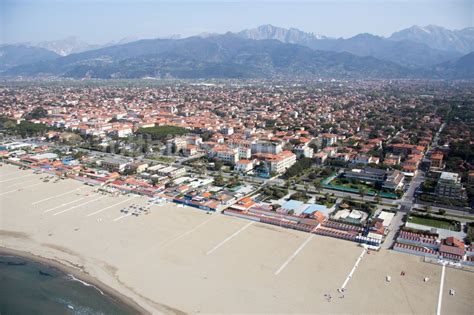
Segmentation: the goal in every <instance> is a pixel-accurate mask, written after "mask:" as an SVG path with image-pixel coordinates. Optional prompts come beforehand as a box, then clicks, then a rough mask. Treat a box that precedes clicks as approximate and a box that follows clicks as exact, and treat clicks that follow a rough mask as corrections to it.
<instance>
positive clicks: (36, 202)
mask: <svg viewBox="0 0 474 315" xmlns="http://www.w3.org/2000/svg"><path fill="white" fill-rule="evenodd" d="M83 188H84V187H79V188H77V189H74V190H71V191H68V192H65V193H62V194H59V195H54V196H51V197H48V198H44V199H41V200H38V201H35V202H32V203H31V204H32V205H37V204H39V203H42V202H45V201H48V200H51V199H54V198H58V197H61V196H65V195H67V194H72V193H73V192H76V191H78V190H81V189H83Z"/></svg>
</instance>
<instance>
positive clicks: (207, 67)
mask: <svg viewBox="0 0 474 315" xmlns="http://www.w3.org/2000/svg"><path fill="white" fill-rule="evenodd" d="M420 29H421V31H420ZM61 44H68V45H61ZM73 44H76V45H73ZM38 46H41V47H32V46H24V45H3V46H0V75H3V76H45V75H46V76H63V77H73V78H84V77H91V78H103V79H108V78H143V77H159V78H275V77H285V78H293V77H312V78H314V77H318V78H443V79H474V71H473V69H472V68H473V67H472V65H471V63H470V62H471V61H473V56H474V54H473V53H470V52H472V51H474V28H466V29H464V30H459V31H451V30H447V29H444V28H442V27H437V26H427V27H424V28H421V27H417V26H414V27H411V28H408V29H405V30H402V31H400V32H396V33H394V34H392V35H391V36H390V37H388V38H384V37H379V36H374V35H371V34H359V35H356V36H354V37H351V38H348V39H343V38H330V37H327V36H323V35H317V34H313V33H307V32H303V31H300V30H298V29H295V28H290V29H284V28H280V27H275V26H272V25H262V26H259V27H257V28H255V29H248V30H244V31H241V32H238V33H230V32H229V33H226V34H223V35H219V34H206V35H205V36H194V37H189V38H184V39H180V38H178V39H175V38H172V39H148V40H138V41H130V42H125V43H109V44H107V45H104V46H103V47H89V48H88V47H87V46H86V45H84V43H83V42H80V41H79V40H77V39H76V38H69V40H68V41H64V42H54V43H51V42H49V43H40V44H39V45H38ZM73 46H74V47H75V48H74V49H73V48H72V47H73ZM45 48H49V49H51V50H54V52H53V51H48V50H47V49H45ZM15 50H21V51H22V53H21V54H15V53H14V51H15ZM84 50H86V51H84ZM75 51H76V53H74V52H75ZM46 52H49V53H46Z"/></svg>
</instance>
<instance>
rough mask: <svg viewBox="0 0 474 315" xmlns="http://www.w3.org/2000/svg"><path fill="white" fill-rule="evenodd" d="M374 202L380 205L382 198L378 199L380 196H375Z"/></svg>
mask: <svg viewBox="0 0 474 315" xmlns="http://www.w3.org/2000/svg"><path fill="white" fill-rule="evenodd" d="M374 200H375V202H376V203H380V202H381V201H382V198H380V196H379V195H377V196H375V198H374Z"/></svg>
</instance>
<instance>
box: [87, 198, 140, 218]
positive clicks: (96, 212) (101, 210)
mask: <svg viewBox="0 0 474 315" xmlns="http://www.w3.org/2000/svg"><path fill="white" fill-rule="evenodd" d="M137 197H138V196H133V197H132V198H130V199H125V200H122V201H120V202H117V203H114V204H113V205H110V206H108V207H105V208H102V209H100V210H97V211H95V212H92V213H89V214H88V215H86V217H90V216H93V215H96V214H99V213H101V212H103V211H105V210H107V209H110V208H113V207H115V206H118V205H120V204H122V203H125V202H127V201H130V200H132V199H133V198H137Z"/></svg>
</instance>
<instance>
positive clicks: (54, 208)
mask: <svg viewBox="0 0 474 315" xmlns="http://www.w3.org/2000/svg"><path fill="white" fill-rule="evenodd" d="M84 199H86V197H82V198H79V199H76V200H73V201H69V202H66V203H63V204H60V205H57V206H55V207H53V208H51V209H48V210H45V211H43V213H48V212H50V211H53V210H56V209H59V208H61V207H64V206H67V205H70V204H71V203H75V202H78V201H81V200H84Z"/></svg>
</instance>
